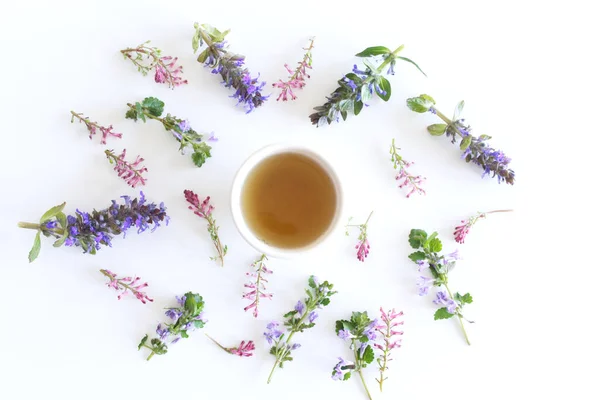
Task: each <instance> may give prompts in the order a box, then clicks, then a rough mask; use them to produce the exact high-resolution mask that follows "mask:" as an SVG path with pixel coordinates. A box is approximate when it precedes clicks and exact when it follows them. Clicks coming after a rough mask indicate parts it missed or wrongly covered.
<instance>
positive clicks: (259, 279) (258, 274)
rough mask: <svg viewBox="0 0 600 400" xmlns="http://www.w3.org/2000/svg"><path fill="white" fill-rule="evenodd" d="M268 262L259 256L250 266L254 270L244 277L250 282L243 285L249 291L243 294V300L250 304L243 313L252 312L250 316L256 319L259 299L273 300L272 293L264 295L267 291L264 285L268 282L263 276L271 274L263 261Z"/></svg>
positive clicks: (265, 258) (264, 256)
mask: <svg viewBox="0 0 600 400" xmlns="http://www.w3.org/2000/svg"><path fill="white" fill-rule="evenodd" d="M266 260H268V258H267V256H266V255H264V254H263V255H262V256H260V258H259V259H258V260H256V261H254V262H253V263H252V264H251V265H250V266H251V267H252V268H253V269H254V271H252V272H246V275H247V276H248V277H249V278H250V282H248V283H245V284H244V287H245V288H247V289H249V291H248V292H246V293H244V294H243V296H242V297H243V298H244V299H248V300H252V303H250V304H249V305H247V306H246V307H244V311H248V310H253V311H252V315H254V317H255V318H256V317H258V304H259V302H260V299H269V300H271V299H272V298H273V293H265V290H266V289H267V288H266V286H265V283H267V282H268V281H267V280H266V279H265V275H270V274H272V273H273V271H271V270H270V269H268V268H267V266H266V265H265V261H266Z"/></svg>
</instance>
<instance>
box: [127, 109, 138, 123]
mask: <svg viewBox="0 0 600 400" xmlns="http://www.w3.org/2000/svg"><path fill="white" fill-rule="evenodd" d="M125 118H127V119H132V120H134V121H137V112H136V111H135V110H132V109H131V108H130V109H129V110H127V112H126V113H125Z"/></svg>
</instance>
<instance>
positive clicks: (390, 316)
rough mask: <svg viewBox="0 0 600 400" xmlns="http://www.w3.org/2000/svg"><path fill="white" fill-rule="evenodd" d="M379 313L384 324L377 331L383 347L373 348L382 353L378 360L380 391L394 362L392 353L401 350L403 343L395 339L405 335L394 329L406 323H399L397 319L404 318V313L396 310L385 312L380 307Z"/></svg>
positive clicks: (377, 345)
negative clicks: (397, 349)
mask: <svg viewBox="0 0 600 400" xmlns="http://www.w3.org/2000/svg"><path fill="white" fill-rule="evenodd" d="M379 311H380V312H381V316H380V318H381V321H382V322H383V323H382V324H380V325H378V326H377V327H376V328H375V329H376V330H377V331H378V332H379V333H380V334H381V336H382V338H383V345H381V344H379V343H375V344H374V345H373V346H375V347H376V348H377V349H379V350H380V351H381V355H380V356H379V357H378V358H377V363H378V364H379V372H380V377H379V379H377V382H379V388H380V390H383V381H385V380H386V379H387V378H386V377H384V374H385V371H387V369H388V365H387V364H388V363H389V362H390V361H392V358H390V353H391V351H392V350H393V349H396V348H399V347H400V342H401V341H402V340H401V339H399V338H395V336H402V335H404V332H403V331H399V330H396V329H394V328H396V327H398V326H400V325H404V321H397V318H399V317H401V316H403V315H404V312H402V311H400V312H396V310H395V309H391V310H389V311H387V312H386V311H384V310H383V307H380V308H379Z"/></svg>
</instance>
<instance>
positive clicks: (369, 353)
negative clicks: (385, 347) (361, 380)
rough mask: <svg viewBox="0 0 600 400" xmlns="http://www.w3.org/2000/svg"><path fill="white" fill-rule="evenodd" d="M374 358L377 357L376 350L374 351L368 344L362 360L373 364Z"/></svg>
mask: <svg viewBox="0 0 600 400" xmlns="http://www.w3.org/2000/svg"><path fill="white" fill-rule="evenodd" d="M374 359H375V352H374V351H373V348H372V347H371V345H368V346H367V348H366V349H365V352H364V354H363V356H362V360H363V361H364V362H366V363H367V364H371V363H372V362H373V360H374Z"/></svg>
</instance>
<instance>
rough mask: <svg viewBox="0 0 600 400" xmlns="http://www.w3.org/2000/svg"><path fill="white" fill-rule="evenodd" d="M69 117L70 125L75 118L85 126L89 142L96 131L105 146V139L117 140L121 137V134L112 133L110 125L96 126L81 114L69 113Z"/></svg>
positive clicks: (96, 124)
mask: <svg viewBox="0 0 600 400" xmlns="http://www.w3.org/2000/svg"><path fill="white" fill-rule="evenodd" d="M71 115H72V117H71V123H73V121H74V120H75V118H77V119H78V120H79V122H80V123H81V122H83V123H84V124H85V127H86V128H87V130H88V131H89V132H90V140H91V139H92V136H94V135H95V134H96V133H97V131H98V130H100V132H101V133H102V138H101V139H100V143H101V144H106V139H107V138H108V137H109V136H112V137H116V138H119V139H121V138H122V137H123V134H122V133H118V132H113V126H112V125H109V126H108V127H104V126H101V125H98V123H97V122H92V121H90V119H89V118H88V117H84V116H83V113H76V112H75V111H71Z"/></svg>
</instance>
